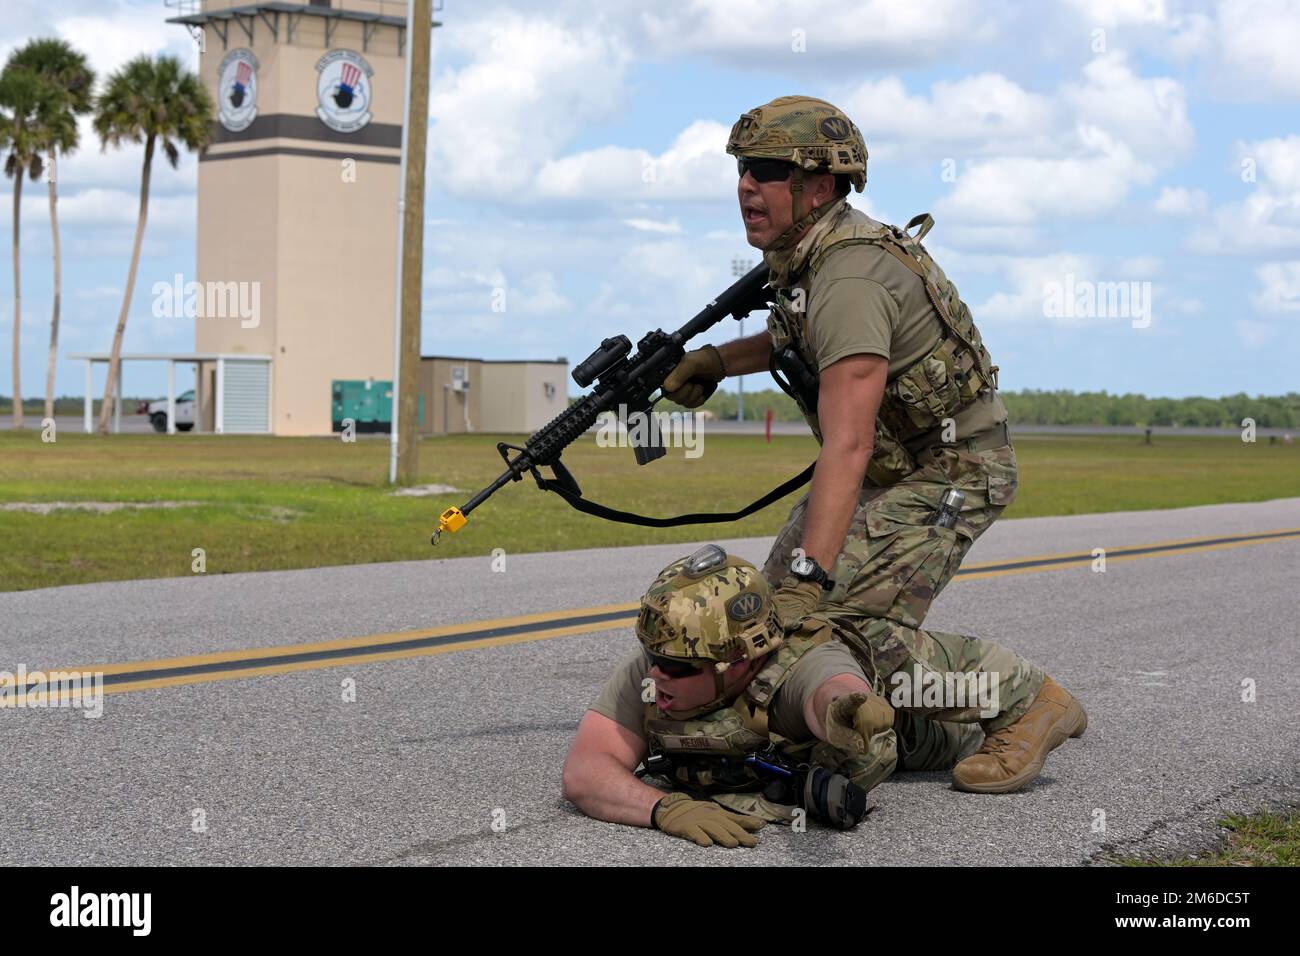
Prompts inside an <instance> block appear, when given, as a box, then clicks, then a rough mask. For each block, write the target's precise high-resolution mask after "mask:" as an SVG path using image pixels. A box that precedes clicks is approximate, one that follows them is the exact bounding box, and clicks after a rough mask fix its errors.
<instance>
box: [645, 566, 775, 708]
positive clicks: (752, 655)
mask: <svg viewBox="0 0 1300 956" xmlns="http://www.w3.org/2000/svg"><path fill="white" fill-rule="evenodd" d="M636 635H637V639H638V640H639V641H640V642H641V645H642V646H643V647H644V648H645V650H646V651H647V652H648V653H649V655H650V656H651V658H652V659H653V658H662V659H667V660H669V661H674V662H680V663H685V664H690V665H692V666H693V667H695V668H697V669H699V670H705V669H709V670H712V672H713V675H714V690H715V693H716V697H715V698H714V699H713V700H712V701H710V702H709V703H708V704H707V705H705V706H704V707H701V708H699V709H698V712H701V713H702V712H704V711H705V710H709V709H712V708H714V707H716V706H717V705H718V703H719V702H720V701H721V700H722V698H723V696H724V694H723V679H722V674H723V672H724V671H725V670H726V669H727V668H728V667H730V666H731V665H733V664H739V663H742V662H744V661H747V660H755V659H757V658H760V657H763V656H764V655H766V654H768V653H770V652H771V651H773V650H775V649H776V648H777V647H778V646H779V645H780V644H781V641H782V630H781V625H780V623H779V622H778V620H777V617H776V608H775V606H774V605H773V604H772V590H771V586H770V585H769V584H768V583H767V580H766V579H765V578H764V577H763V575H762V572H760V571H759V570H758V568H756V567H754V565H752V564H751V563H750V562H748V561H746V560H745V559H744V558H739V557H736V556H735V555H728V554H727V553H726V552H725V551H724V550H723V549H722V548H720V547H718V546H717V545H714V544H711V545H706V546H705V547H703V548H701V549H700V550H698V551H696V552H695V553H694V554H692V555H690V556H689V557H686V558H680V559H678V560H677V561H674V562H673V563H672V564H670V565H668V566H667V567H666V568H664V569H663V570H662V571H661V572H659V576H658V577H657V578H655V581H654V583H653V584H651V585H650V587H649V589H648V590H647V591H646V593H645V595H644V596H643V597H642V598H641V613H640V614H639V615H638V617H637V622H636ZM678 716H682V717H684V716H686V715H685V714H679V715H678Z"/></svg>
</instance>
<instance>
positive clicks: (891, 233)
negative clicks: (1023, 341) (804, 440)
mask: <svg viewBox="0 0 1300 956" xmlns="http://www.w3.org/2000/svg"><path fill="white" fill-rule="evenodd" d="M855 212H856V215H857V216H860V217H861V218H862V219H865V220H866V221H865V222H861V221H853V220H854V219H855V218H856V217H855V216H851V215H850V213H855ZM834 215H835V220H836V221H835V223H834V224H833V225H831V226H830V228H829V229H828V231H827V232H826V233H825V234H824V235H823V236H822V237H821V239H820V241H818V242H817V243H816V245H815V246H814V247H813V248H812V250H811V251H810V252H809V253H808V260H807V265H806V267H804V268H803V269H801V270H800V271H799V274H798V278H797V280H796V281H795V282H794V284H793V285H792V286H791V287H789V288H784V289H779V290H777V291H776V304H775V306H774V308H773V310H772V313H771V315H770V316H769V317H768V331H769V332H771V334H772V340H773V350H774V352H775V351H777V350H780V349H781V348H784V347H785V346H787V345H789V346H792V347H793V348H794V349H795V350H796V351H797V352H798V353H799V354H800V355H801V356H802V357H803V360H804V362H805V363H806V364H807V365H808V368H809V370H810V371H812V372H813V373H814V374H816V371H817V365H816V363H814V362H813V361H812V354H811V353H810V352H809V350H808V344H807V339H806V336H805V329H804V319H805V317H806V315H807V307H808V295H809V290H810V288H811V286H812V279H813V276H815V275H816V273H817V271H818V270H819V269H820V268H821V265H822V262H824V261H825V259H826V257H827V255H829V254H830V253H831V251H832V250H834V249H838V248H840V247H842V246H851V245H860V244H865V243H870V244H872V245H877V246H880V247H881V248H882V249H884V250H885V251H886V252H888V253H889V254H891V255H892V256H894V258H896V259H898V261H899V262H901V263H902V264H903V265H905V266H906V267H907V268H908V269H909V270H910V271H911V272H912V273H913V274H915V275H916V277H917V280H918V281H920V282H922V283H923V284H924V286H925V292H926V296H927V297H928V298H929V300H930V304H931V305H932V306H934V311H935V312H936V313H937V314H938V317H939V321H940V323H941V324H942V326H943V338H942V339H941V340H940V342H939V344H938V345H937V346H936V347H935V348H934V349H933V350H932V351H931V352H930V353H929V354H927V355H925V356H923V357H922V358H920V359H918V360H917V361H916V362H914V363H913V364H912V365H910V366H908V367H907V368H906V369H904V370H903V371H902V372H901V373H899V374H898V375H897V376H895V377H893V378H891V379H890V380H889V382H888V383H887V384H886V386H885V394H884V397H883V399H882V400H881V404H880V414H879V415H878V416H877V418H876V441H875V449H874V451H873V452H872V455H871V461H870V462H869V463H868V465H867V478H868V479H869V480H870V481H872V482H873V483H874V484H876V485H891V484H893V483H894V482H896V481H899V480H900V479H902V478H904V477H906V476H907V475H909V474H911V473H912V472H913V471H914V470H915V469H916V459H915V458H914V457H913V455H912V453H911V452H910V451H909V450H908V448H907V444H908V443H910V442H912V441H913V440H914V439H916V438H918V437H920V436H921V435H923V434H925V433H926V432H928V431H931V430H933V429H936V428H939V427H941V426H942V424H943V420H944V419H945V418H951V417H953V416H955V415H956V414H957V413H958V412H960V411H962V410H963V409H966V408H968V407H970V406H971V405H972V404H973V403H974V402H975V401H976V398H977V396H978V395H979V394H980V393H981V392H983V391H984V390H985V389H991V388H992V389H995V388H997V372H998V369H997V366H996V365H993V364H992V361H991V360H990V358H989V354H988V351H987V350H986V349H985V348H984V343H983V341H982V340H981V339H980V333H979V330H978V329H977V328H975V322H974V320H973V319H972V318H971V313H970V309H969V308H968V307H967V306H966V303H964V302H963V301H962V300H961V298H960V297H959V296H958V295H957V288H956V286H954V285H953V284H952V282H951V281H950V280H949V279H948V277H947V276H946V275H944V273H943V270H942V269H940V268H939V266H938V264H936V263H935V261H934V260H933V259H932V258H930V254H929V253H928V252H926V251H925V247H924V246H923V245H921V239H922V238H923V237H924V236H925V234H926V233H928V232H929V231H930V229H931V227H933V226H934V219H933V218H932V217H931V216H930V214H929V213H921V214H920V215H919V216H915V217H913V218H912V220H911V221H910V222H909V223H908V224H907V228H906V229H899V228H898V227H897V226H891V225H887V224H885V223H882V222H877V221H876V220H874V219H871V218H870V217H869V216H865V215H864V214H862V213H860V212H857V211H856V210H853V209H852V208H851V207H849V206H847V205H846V206H845V207H844V208H843V209H842V210H840V212H839V213H837V214H834ZM916 226H920V227H921V228H920V230H919V231H918V232H917V233H916V235H915V236H913V235H909V233H910V232H911V231H912V229H913V228H915V227H916ZM796 401H799V399H798V397H797V396H796ZM799 405H800V411H802V412H803V414H804V417H805V418H806V419H807V420H808V424H809V426H810V427H811V428H812V431H813V434H814V435H815V436H816V437H817V441H818V443H819V444H820V443H821V440H822V436H821V428H820V426H819V425H818V422H817V409H816V408H815V407H813V408H806V407H804V403H803V402H802V401H799Z"/></svg>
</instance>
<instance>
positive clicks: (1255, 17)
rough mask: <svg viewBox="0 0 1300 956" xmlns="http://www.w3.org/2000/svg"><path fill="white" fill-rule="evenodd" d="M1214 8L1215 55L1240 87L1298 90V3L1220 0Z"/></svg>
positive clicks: (1259, 90)
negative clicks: (1231, 73)
mask: <svg viewBox="0 0 1300 956" xmlns="http://www.w3.org/2000/svg"><path fill="white" fill-rule="evenodd" d="M1217 12H1218V27H1219V28H1218V30H1217V32H1216V35H1217V38H1218V40H1219V55H1220V57H1221V59H1222V62H1223V64H1224V66H1226V67H1227V68H1228V69H1229V70H1231V71H1233V72H1234V73H1235V74H1236V76H1237V77H1238V78H1239V80H1240V81H1241V89H1242V91H1243V92H1246V93H1247V94H1252V93H1253V95H1254V96H1256V97H1258V96H1259V95H1260V94H1269V93H1276V94H1281V95H1283V96H1289V97H1294V96H1296V95H1300V57H1298V56H1296V50H1297V49H1300V6H1297V4H1296V3H1295V2H1294V0H1222V2H1220V3H1219V5H1218V11H1217Z"/></svg>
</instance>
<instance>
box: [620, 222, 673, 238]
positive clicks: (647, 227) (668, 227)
mask: <svg viewBox="0 0 1300 956" xmlns="http://www.w3.org/2000/svg"><path fill="white" fill-rule="evenodd" d="M623 223H624V224H625V225H628V226H631V227H632V228H633V229H639V230H640V231H642V232H659V233H664V234H667V235H673V234H676V233H679V232H681V231H682V227H681V224H680V223H678V221H677V220H676V219H674V220H673V221H672V222H659V221H658V220H657V219H624V220H623Z"/></svg>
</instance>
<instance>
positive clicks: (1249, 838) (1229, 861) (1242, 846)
mask: <svg viewBox="0 0 1300 956" xmlns="http://www.w3.org/2000/svg"><path fill="white" fill-rule="evenodd" d="M1219 825H1220V826H1222V827H1224V828H1226V829H1227V830H1229V831H1230V833H1229V836H1228V840H1227V843H1226V845H1225V846H1224V847H1223V848H1222V849H1219V850H1216V851H1214V852H1213V853H1206V854H1199V855H1197V856H1194V857H1193V856H1190V855H1184V856H1180V857H1178V858H1177V859H1175V860H1165V861H1153V860H1144V859H1140V858H1138V857H1125V858H1123V859H1119V860H1116V861H1115V862H1117V863H1120V864H1122V865H1123V866H1300V812H1296V811H1290V812H1286V813H1276V812H1273V811H1271V810H1261V811H1260V812H1258V813H1255V814H1250V815H1242V814H1233V815H1231V816H1228V817H1225V818H1224V819H1222V820H1220V821H1219Z"/></svg>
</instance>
